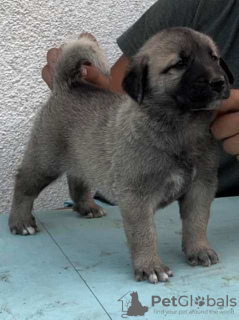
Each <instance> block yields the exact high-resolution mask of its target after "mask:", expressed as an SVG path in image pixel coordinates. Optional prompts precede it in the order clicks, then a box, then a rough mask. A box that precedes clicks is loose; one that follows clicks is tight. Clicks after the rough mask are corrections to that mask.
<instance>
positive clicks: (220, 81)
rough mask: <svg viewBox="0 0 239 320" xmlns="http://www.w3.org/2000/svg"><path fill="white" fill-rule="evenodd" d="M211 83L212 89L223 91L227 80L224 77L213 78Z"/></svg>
mask: <svg viewBox="0 0 239 320" xmlns="http://www.w3.org/2000/svg"><path fill="white" fill-rule="evenodd" d="M209 85H210V87H211V88H212V90H214V91H217V92H221V91H222V90H223V88H224V85H225V80H224V78H223V77H220V78H213V79H212V80H211V81H210V82H209Z"/></svg>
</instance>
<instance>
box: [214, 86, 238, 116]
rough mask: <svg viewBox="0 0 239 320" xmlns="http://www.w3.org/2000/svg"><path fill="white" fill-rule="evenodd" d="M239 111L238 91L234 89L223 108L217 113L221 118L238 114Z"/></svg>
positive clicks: (222, 105)
mask: <svg viewBox="0 0 239 320" xmlns="http://www.w3.org/2000/svg"><path fill="white" fill-rule="evenodd" d="M238 110H239V105H238V90H233V89H232V90H231V96H230V98H229V99H227V100H224V101H223V102H222V104H221V107H220V108H219V109H218V111H217V115H218V116H221V115H223V114H225V113H231V112H236V111H238Z"/></svg>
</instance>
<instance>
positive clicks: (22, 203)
mask: <svg viewBox="0 0 239 320" xmlns="http://www.w3.org/2000/svg"><path fill="white" fill-rule="evenodd" d="M37 148H38V147H34V146H31V147H30V148H28V150H27V151H26V153H25V156H24V159H23V162H22V165H21V167H20V168H19V170H18V173H17V175H16V177H15V188H14V195H13V202H12V208H11V212H10V217H9V227H10V231H11V232H12V233H13V234H21V235H29V234H35V233H36V232H37V226H36V220H35V218H34V216H33V215H32V208H33V202H34V200H35V199H36V198H37V197H38V195H39V193H40V192H41V191H42V190H43V189H44V188H45V187H47V186H48V185H49V184H50V183H51V182H53V181H54V180H55V179H57V178H58V177H59V176H60V174H61V173H62V172H61V171H60V170H59V168H57V165H56V162H57V161H54V160H53V155H52V154H51V155H50V158H48V157H47V154H46V153H45V154H44V152H43V154H42V153H41V152H42V151H43V150H42V149H41V150H37ZM43 157H44V158H43ZM52 160H53V162H52Z"/></svg>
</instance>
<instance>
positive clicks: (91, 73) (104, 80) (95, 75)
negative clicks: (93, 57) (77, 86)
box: [82, 66, 111, 90]
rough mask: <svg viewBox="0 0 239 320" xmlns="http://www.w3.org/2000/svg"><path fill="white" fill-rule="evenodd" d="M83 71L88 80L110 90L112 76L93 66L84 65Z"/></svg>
mask: <svg viewBox="0 0 239 320" xmlns="http://www.w3.org/2000/svg"><path fill="white" fill-rule="evenodd" d="M82 72H83V75H84V79H85V80H86V81H88V82H91V83H94V84H96V85H97V86H99V87H102V88H104V89H106V90H110V83H111V82H110V78H109V77H107V76H106V75H105V74H103V73H102V72H101V71H100V70H98V69H97V68H95V67H92V66H84V67H83V69H82Z"/></svg>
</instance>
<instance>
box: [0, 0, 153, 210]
mask: <svg viewBox="0 0 239 320" xmlns="http://www.w3.org/2000/svg"><path fill="white" fill-rule="evenodd" d="M154 2H155V1H154V0H124V1H123V0H122V1H120V0H112V1H111V0H98V1H97V0H80V1H78V0H67V1H66V0H49V1H46V0H1V2H0V212H8V211H9V208H10V203H11V197H12V188H13V179H14V174H15V172H16V167H17V165H18V164H19V163H20V161H21V158H22V155H23V150H24V146H25V144H26V142H27V139H28V136H29V131H30V128H31V125H32V121H33V119H34V116H35V114H36V111H37V110H38V109H39V107H40V106H41V105H42V104H43V103H44V102H45V101H46V99H47V96H48V94H49V90H48V88H47V86H46V85H45V84H44V82H43V81H42V79H41V68H42V67H43V66H44V64H45V57H46V52H47V50H48V49H49V48H51V47H53V46H59V45H60V44H61V43H62V42H63V41H64V39H65V38H67V37H69V36H72V35H75V34H78V33H80V32H83V31H84V32H86V31H88V32H92V33H93V34H94V35H95V36H96V37H97V39H98V40H99V41H100V43H101V44H102V45H103V47H104V48H105V49H106V52H107V55H108V57H109V60H110V62H111V63H113V62H114V61H116V59H117V58H118V57H119V55H120V50H119V48H118V47H117V45H116V42H115V39H116V38H117V37H118V36H119V35H120V34H121V33H122V32H123V31H124V30H126V29H127V27H128V26H130V25H131V24H132V23H133V22H134V21H136V19H137V18H138V17H140V16H141V14H142V13H143V12H144V11H145V10H146V9H147V8H148V7H150V5H152V4H153V3H154ZM68 198H69V197H68V190H67V185H66V182H65V179H64V177H63V179H61V180H59V181H57V182H56V183H55V184H54V185H52V186H50V187H48V188H47V189H46V190H45V191H44V192H43V193H42V194H41V196H40V197H39V199H38V200H37V201H36V204H35V208H56V207H59V206H62V204H63V201H64V200H65V199H68Z"/></svg>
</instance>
